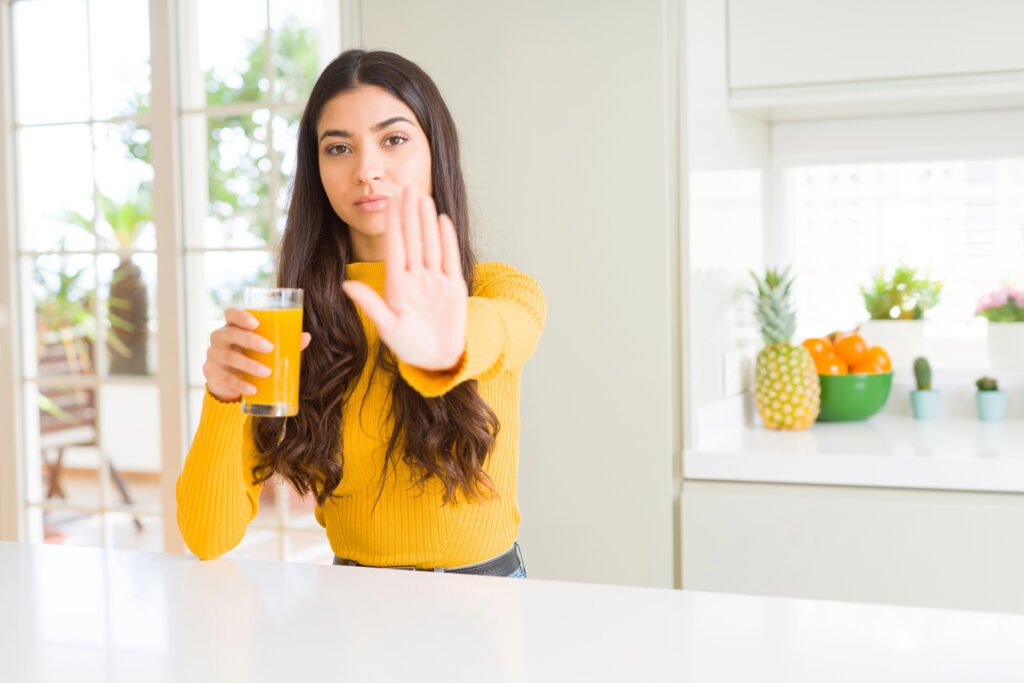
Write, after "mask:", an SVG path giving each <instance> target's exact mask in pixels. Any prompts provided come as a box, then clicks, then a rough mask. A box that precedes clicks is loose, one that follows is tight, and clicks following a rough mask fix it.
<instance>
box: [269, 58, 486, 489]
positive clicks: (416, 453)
mask: <svg viewBox="0 0 1024 683" xmlns="http://www.w3.org/2000/svg"><path fill="white" fill-rule="evenodd" d="M360 85H374V86H378V87H380V88H383V89H384V90H386V91H387V92H389V93H391V94H392V95H394V96H395V97H397V98H398V99H400V100H402V101H403V102H405V104H406V105H407V106H408V107H409V108H410V109H411V110H412V111H413V113H414V114H415V115H416V119H417V120H418V122H419V125H420V127H421V128H422V129H423V131H424V133H426V136H427V140H428V141H429V144H430V158H431V176H432V178H431V179H432V187H433V193H434V201H435V202H436V204H437V211H438V213H445V214H448V216H450V217H451V219H452V221H453V222H454V223H455V230H456V233H457V235H458V241H459V253H460V254H461V257H462V274H463V277H464V278H465V280H466V287H467V291H469V292H472V291H473V269H474V266H475V265H476V257H475V256H474V254H473V249H472V246H471V245H470V239H469V218H468V211H467V207H466V188H465V184H464V182H463V180H462V169H461V167H460V165H459V143H458V136H457V134H456V131H455V123H454V121H453V120H452V117H451V114H450V113H449V111H448V107H447V106H445V103H444V100H443V99H441V94H440V93H439V92H438V90H437V86H435V85H434V82H433V81H432V80H431V79H430V77H429V76H427V74H426V73H424V71H423V70H422V69H420V68H419V67H418V66H416V65H415V64H413V63H412V62H410V61H409V60H407V59H405V58H403V57H400V56H398V55H396V54H394V53H391V52H382V51H374V52H366V51H363V50H348V51H346V52H343V53H342V54H341V55H340V56H338V58H337V59H335V60H334V61H333V62H331V63H330V64H329V65H328V66H327V68H326V69H324V71H323V73H322V74H320V78H319V79H318V80H317V82H316V85H314V86H313V91H312V93H311V94H310V96H309V101H308V102H307V103H306V109H305V111H304V112H303V114H302V121H301V123H300V125H299V140H298V166H297V168H296V170H295V181H294V187H293V190H292V198H291V205H290V207H289V209H288V221H287V224H286V228H285V233H284V237H283V239H282V242H281V252H280V256H279V261H278V270H277V282H278V286H280V287H301V288H303V289H304V290H305V297H304V310H303V328H304V330H305V331H306V332H309V333H310V334H311V335H312V337H313V339H312V342H311V343H310V345H309V347H308V348H307V349H306V350H305V351H304V352H303V358H302V373H301V378H300V385H299V387H300V388H299V414H298V415H296V416H295V417H288V418H254V419H253V421H252V424H253V436H254V438H255V442H256V447H257V448H258V449H259V452H260V453H259V456H258V457H257V464H256V465H255V466H254V467H253V470H252V473H253V477H254V479H255V481H257V482H263V481H266V480H267V479H269V478H270V477H271V475H272V474H274V473H275V472H276V473H277V474H279V475H281V476H282V477H284V478H285V479H287V480H288V481H289V482H291V484H292V486H294V487H295V489H296V490H297V491H298V492H299V493H300V494H302V495H305V494H307V493H310V492H312V493H313V494H314V495H315V496H316V500H317V503H318V504H319V505H323V504H324V502H325V501H326V500H327V499H328V498H329V497H332V496H335V495H337V494H335V493H334V489H335V488H337V486H338V484H339V483H340V482H341V479H342V477H343V476H344V471H345V453H344V452H343V446H342V439H341V429H342V407H343V405H344V404H345V402H346V401H347V400H348V399H349V398H350V397H351V393H352V391H353V390H354V388H355V385H356V383H357V380H358V378H359V376H360V373H361V372H362V370H363V368H364V366H365V364H366V362H367V355H368V351H367V341H366V335H365V334H364V332H363V328H362V325H361V324H360V322H359V317H358V314H357V312H356V307H355V304H353V302H352V301H351V300H350V299H349V298H348V297H347V296H346V295H345V294H344V292H343V291H342V289H341V283H342V282H343V281H344V280H345V277H346V274H345V268H346V266H347V264H348V263H349V262H350V261H352V242H351V239H350V235H349V226H348V225H347V224H346V223H345V222H344V221H342V220H341V218H339V217H338V215H337V214H336V213H335V212H334V210H333V209H332V208H331V205H330V202H329V201H328V199H327V194H326V192H325V191H324V188H323V185H322V183H321V180H320V170H319V168H320V167H319V154H318V144H317V138H316V128H317V123H318V122H319V119H320V113H321V111H322V109H323V108H324V105H326V103H327V102H328V101H329V100H330V99H331V98H333V97H334V96H336V95H338V94H339V93H343V92H345V91H348V90H352V89H354V88H356V87H358V86H360ZM373 363H374V366H373V368H372V370H371V372H373V373H375V372H377V370H378V369H380V368H384V369H385V370H386V371H390V372H391V373H392V375H393V377H394V380H393V383H392V386H391V401H390V404H391V414H392V416H393V418H394V428H393V431H392V433H391V437H390V439H389V440H388V447H387V454H386V456H385V459H384V467H383V470H382V472H381V475H380V477H381V479H380V482H381V492H383V487H384V481H385V479H386V477H387V473H388V465H389V463H390V464H391V465H392V468H393V469H395V471H396V472H397V462H398V460H397V459H396V455H395V452H396V449H399V448H400V449H401V455H400V459H401V460H403V461H404V462H406V463H407V464H408V465H409V466H410V467H411V469H412V471H413V473H414V475H415V480H414V481H413V482H410V485H419V486H422V485H423V484H424V483H425V482H426V481H427V480H428V479H429V478H430V477H437V478H438V479H439V480H440V481H441V483H442V484H443V485H444V490H445V492H444V498H443V501H442V502H443V503H444V504H447V503H449V502H451V501H452V500H454V499H455V498H456V494H457V492H459V491H461V492H462V494H463V496H464V497H465V498H466V499H467V500H475V501H481V500H485V499H487V498H488V497H490V496H491V495H492V494H494V493H495V492H496V490H495V487H494V484H493V483H492V482H491V480H490V478H489V477H488V476H487V473H486V472H485V471H484V469H483V463H484V458H485V457H486V455H487V454H488V452H490V450H491V448H493V446H494V441H495V437H496V436H497V434H498V429H499V426H500V425H499V421H498V418H497V416H496V415H495V414H494V412H493V411H492V410H491V409H490V407H489V406H488V405H487V403H486V402H485V401H484V400H483V399H482V398H481V397H480V395H479V392H478V389H477V382H476V381H475V380H467V381H465V382H462V383H461V384H459V385H458V386H456V387H454V388H453V389H452V390H450V391H449V392H448V393H446V394H445V395H443V396H439V397H437V398H424V397H423V396H421V395H420V394H419V393H418V392H417V391H416V390H415V389H413V388H412V387H411V386H409V384H408V383H406V382H405V380H404V379H402V377H401V376H400V375H399V374H398V371H397V362H396V360H395V357H394V355H393V354H392V353H391V351H390V350H389V349H388V348H387V347H386V346H385V345H384V344H383V343H381V344H380V345H379V348H378V353H377V354H376V357H375V359H374V361H373ZM364 398H365V397H364ZM377 499H378V500H379V499H380V492H378V494H377Z"/></svg>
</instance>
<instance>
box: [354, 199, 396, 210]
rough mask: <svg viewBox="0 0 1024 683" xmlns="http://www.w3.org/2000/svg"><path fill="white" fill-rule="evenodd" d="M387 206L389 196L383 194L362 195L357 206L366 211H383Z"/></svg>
mask: <svg viewBox="0 0 1024 683" xmlns="http://www.w3.org/2000/svg"><path fill="white" fill-rule="evenodd" d="M387 206H388V198H387V197H383V196H381V195H370V196H368V197H360V198H359V199H357V200H356V208H357V209H359V210H360V211H364V212H366V213H373V212H374V211H383V210H384V209H386V208H387Z"/></svg>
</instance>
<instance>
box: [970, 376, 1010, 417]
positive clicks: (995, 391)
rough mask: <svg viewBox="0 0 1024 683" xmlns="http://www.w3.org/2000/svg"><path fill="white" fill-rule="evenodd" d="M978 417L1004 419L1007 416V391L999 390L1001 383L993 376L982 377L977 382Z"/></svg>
mask: <svg viewBox="0 0 1024 683" xmlns="http://www.w3.org/2000/svg"><path fill="white" fill-rule="evenodd" d="M975 384H977V386H978V393H977V394H976V395H975V398H976V399H977V402H978V418H979V419H982V420H1002V419H1003V418H1004V417H1006V392H1005V391H1000V390H999V384H998V382H996V380H995V379H993V378H992V377H982V378H981V379H979V380H978V381H977V382H975Z"/></svg>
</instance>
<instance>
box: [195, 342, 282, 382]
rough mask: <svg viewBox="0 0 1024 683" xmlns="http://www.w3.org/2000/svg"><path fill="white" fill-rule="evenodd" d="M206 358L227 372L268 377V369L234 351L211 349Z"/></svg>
mask: <svg viewBox="0 0 1024 683" xmlns="http://www.w3.org/2000/svg"><path fill="white" fill-rule="evenodd" d="M207 358H209V359H211V360H213V361H215V362H217V363H220V364H221V365H223V366H224V367H226V368H228V369H229V370H238V371H240V372H244V373H246V374H248V375H253V376H254V377H270V372H271V370H270V368H269V367H267V366H266V365H264V364H263V363H261V362H259V361H258V360H254V359H252V358H249V356H247V355H245V354H244V353H242V352H241V351H236V350H234V349H223V348H211V349H210V353H209V354H207Z"/></svg>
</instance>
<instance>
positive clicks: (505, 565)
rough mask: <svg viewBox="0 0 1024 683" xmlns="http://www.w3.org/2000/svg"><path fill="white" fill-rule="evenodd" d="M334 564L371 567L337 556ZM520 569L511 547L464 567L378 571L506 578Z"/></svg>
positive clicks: (518, 557)
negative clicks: (499, 553)
mask: <svg viewBox="0 0 1024 683" xmlns="http://www.w3.org/2000/svg"><path fill="white" fill-rule="evenodd" d="M334 564H343V565H348V566H350V567H371V566H373V565H369V564H359V563H358V562H356V561H355V560H345V559H342V558H340V557H338V556H337V555H335V556H334ZM520 567H522V559H521V558H520V556H519V548H518V546H512V547H511V548H509V549H508V550H506V551H505V552H503V553H502V554H501V555H498V556H497V557H493V558H491V559H489V560H486V561H484V562H478V563H477V564H467V565H466V566H464V567H452V568H451V569H449V568H446V567H438V568H437V569H422V568H420V567H379V568H380V569H411V570H413V571H421V572H444V573H446V574H483V575H485V576H508V575H509V574H511V573H512V572H514V571H515V570H516V569H519V568H520Z"/></svg>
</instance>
